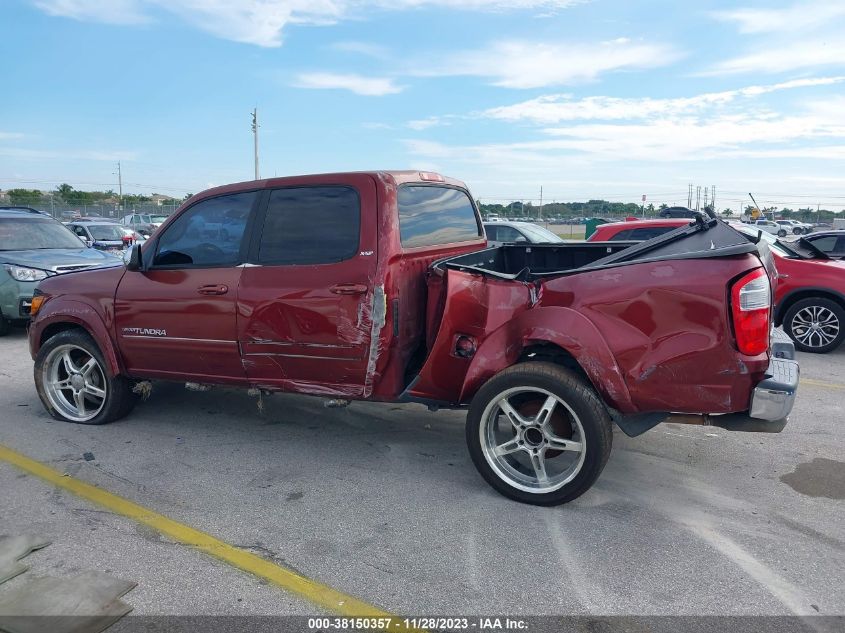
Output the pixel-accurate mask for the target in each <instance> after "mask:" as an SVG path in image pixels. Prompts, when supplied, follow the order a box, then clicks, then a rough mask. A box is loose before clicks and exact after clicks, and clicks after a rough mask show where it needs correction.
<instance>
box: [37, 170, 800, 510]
mask: <svg viewBox="0 0 845 633" xmlns="http://www.w3.org/2000/svg"><path fill="white" fill-rule="evenodd" d="M234 210H243V211H244V212H245V213H247V214H248V217H249V221H248V222H247V223H246V225H245V227H244V230H243V231H242V232H241V234H240V235H238V236H237V239H229V240H222V239H220V238H219V236H218V237H216V238H214V239H210V238H206V237H204V236H203V235H202V233H201V231H199V230H195V229H200V228H201V227H202V226H203V225H204V224H205V222H206V219H209V220H210V221H216V218H219V217H220V214H221V213H224V212H227V211H229V212H230V211H234ZM233 237H234V236H233ZM485 247H486V240H485V237H484V233H483V230H482V223H481V219H480V216H479V215H478V212H477V210H476V208H475V203H474V202H473V198H472V197H471V196H470V195H469V192H468V190H467V189H466V187H465V185H464V184H463V183H461V182H459V181H457V180H452V179H448V178H444V177H443V176H440V175H439V174H433V173H420V172H410V171H405V172H370V173H343V174H323V175H318V176H299V177H291V178H274V179H268V180H262V181H250V182H246V183H240V184H234V185H228V186H225V187H218V188H215V189H210V190H208V191H206V192H203V193H201V194H198V195H196V196H194V197H193V198H192V199H191V201H190V202H189V203H188V204H187V205H186V206H185V207H184V208H182V209H181V210H180V211H179V212H178V214H177V215H176V217H174V218H171V220H169V221H168V223H167V224H166V225H165V226H163V227H162V228H161V230H159V231H157V232H156V233H155V234H153V237H152V238H151V239H150V240H148V241H147V242H145V243H144V244H142V245H136V246H133V248H132V250H131V253H130V255H129V257H128V261H127V264H126V267H125V268H123V267H121V268H113V269H109V270H99V271H86V272H82V273H78V274H75V275H74V278H73V279H63V278H61V277H56V278H50V279H45V280H44V281H42V282H41V285H40V286H39V289H38V293H37V297H36V300H34V301H33V311H34V313H35V318H34V320H33V323H32V325H31V327H30V330H29V342H30V350H31V353H32V356H33V358H34V359H35V370H34V374H35V383H36V388H37V391H38V394H39V396H40V398H41V401H42V402H43V404H44V406H45V408H46V409H47V411H48V412H49V413H50V415H52V416H53V417H55V418H56V419H59V420H66V421H70V422H78V423H86V424H100V423H105V422H110V421H112V420H116V419H118V418H120V417H123V416H125V415H126V414H127V413H128V412H129V411H130V410H131V409H132V406H133V404H134V403H135V401H136V399H137V397H138V396H137V394H136V391H138V390H136V389H133V386H134V385H135V383H136V382H137V381H141V380H152V379H162V380H176V381H186V380H187V381H192V382H199V383H206V384H209V383H214V384H225V385H239V386H242V387H254V388H256V389H260V390H263V391H265V392H272V391H290V392H296V393H305V394H313V395H318V396H322V397H331V398H335V399H342V400H344V401H348V400H376V401H385V402H417V403H422V404H425V405H428V406H429V407H430V408H431V409H437V408H438V407H447V408H462V407H467V408H468V409H467V411H468V413H467V426H466V438H467V442H468V444H469V451H470V455H471V457H472V460H473V462H474V463H475V465H476V467H477V468H478V470H479V472H480V473H481V475H482V476H483V477H484V479H485V480H486V481H487V482H488V483H489V484H490V485H491V486H493V487H494V488H495V489H496V490H498V491H499V492H501V493H502V494H504V495H506V496H508V497H510V498H513V499H516V500H519V501H523V502H527V503H533V504H539V505H554V504H560V503H565V502H567V501H571V500H572V499H575V498H576V497H578V496H580V495H581V494H583V493H584V492H585V491H586V490H587V489H589V487H590V486H591V485H592V484H593V482H594V481H595V480H596V478H597V477H598V476H599V474H600V473H601V471H602V469H603V467H604V465H605V463H606V461H607V459H608V457H609V454H610V450H611V444H612V439H613V432H612V431H613V430H612V424H613V423H616V424H617V425H618V426H619V427H620V428H621V429H622V430H623V431H624V432H626V433H628V434H629V435H638V434H640V433H643V432H645V431H646V430H648V429H649V428H651V427H653V426H654V425H656V424H658V423H659V422H661V421H663V420H667V419H670V416H671V415H672V414H673V413H676V412H680V413H685V414H688V415H687V416H685V418H671V419H672V420H673V421H679V422H680V421H694V422H696V423H699V424H701V423H703V424H712V425H715V426H719V427H722V428H725V429H731V430H746V431H779V430H780V429H782V428H783V426H784V425H785V424H786V422H787V416H788V414H789V412H790V410H791V408H792V405H793V402H794V398H795V394H796V389H797V384H798V367H797V364H796V363H795V361H794V360H791V359H790V358H788V357H789V356H790V355H791V354H792V346H791V344H789V343H788V342H787V343H786V345H784V346H782V347H781V348H780V351H779V354H780V356H779V357H775V356H774V355H773V354H772V353H771V342H770V335H771V329H772V328H771V321H770V317H771V307H772V292H771V283H772V282H773V281H774V280H775V275H776V271H775V269H774V266H773V261H772V257H771V254H770V253H768V251H765V250H762V249H761V248H759V247H758V246H757V245H755V244H752V243H751V242H750V241H749V240H748V239H746V238H745V237H744V236H742V235H740V234H739V233H737V232H736V231H734V230H733V229H732V228H730V227H729V226H727V225H726V224H724V223H722V222H719V221H717V220H708V221H705V220H702V221H700V222H696V223H692V224H690V226H688V227H686V228H685V229H682V230H679V231H674V232H672V233H669V234H666V235H663V236H661V237H658V238H655V239H653V240H650V241H649V242H646V243H642V244H639V243H634V242H616V243H612V244H611V243H608V242H601V243H589V242H586V243H585V242H581V243H560V244H533V245H532V247H531V248H526V247H525V246H524V245H519V244H506V245H503V246H498V247H493V248H485ZM667 269H669V270H671V271H672V274H670V275H667V274H666V270H667ZM83 369H84V371H83Z"/></svg>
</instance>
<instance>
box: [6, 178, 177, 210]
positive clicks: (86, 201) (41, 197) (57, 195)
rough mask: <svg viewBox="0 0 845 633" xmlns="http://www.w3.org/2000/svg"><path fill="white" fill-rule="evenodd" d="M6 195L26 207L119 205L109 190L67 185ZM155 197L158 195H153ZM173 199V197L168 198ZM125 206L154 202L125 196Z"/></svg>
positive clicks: (8, 192)
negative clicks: (85, 189) (47, 189)
mask: <svg viewBox="0 0 845 633" xmlns="http://www.w3.org/2000/svg"><path fill="white" fill-rule="evenodd" d="M6 195H8V196H9V202H10V203H11V204H13V205H16V206H26V205H49V204H50V203H51V202H53V203H54V204H64V205H71V206H73V205H80V206H82V205H106V204H112V203H113V204H117V202H118V199H119V196H118V194H117V193H116V192H115V191H114V190H112V189H109V190H107V191H81V190H78V189H74V188H73V187H72V186H70V185H69V184H67V183H63V184H61V185H59V186H58V187H56V189H54V190H53V191H47V192H45V191H40V190H38V189H21V188H18V189H8V190H7V191H6ZM152 195H153V196H154V195H156V194H152ZM190 196H191V194H188V195H186V196H185V197H184V198H173V200H174V202H175V203H179V202H181V201H182V200H187V199H188V198H189V197H190ZM168 197H172V196H168ZM121 199H122V201H123V204H124V205H126V204H139V203H142V202H152V196H145V195H141V194H124V195H123V197H122V198H121Z"/></svg>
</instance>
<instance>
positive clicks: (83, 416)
mask: <svg viewBox="0 0 845 633" xmlns="http://www.w3.org/2000/svg"><path fill="white" fill-rule="evenodd" d="M44 387H45V391H46V393H47V397H48V398H49V400H50V404H52V405H53V407H54V408H55V409H56V410H57V411H59V413H61V415H62V416H64V417H65V418H67V419H68V420H71V421H73V422H87V421H88V420H91V419H92V418H94V417H96V416H97V414H99V413H100V411H102V410H103V406H104V405H105V403H106V398H107V396H108V383H107V381H106V375H105V372H104V371H103V368H102V367H101V366H100V363H99V361H98V360H97V359H96V358H95V357H94V356H92V355H91V354H90V353H88V352H87V351H85V350H84V349H83V348H81V347H77V346H76V345H61V346H59V347H57V348H56V349H54V350H53V351H52V352H50V355H49V356H48V357H47V358H46V360H45V362H44Z"/></svg>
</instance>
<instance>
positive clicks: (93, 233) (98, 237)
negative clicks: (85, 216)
mask: <svg viewBox="0 0 845 633" xmlns="http://www.w3.org/2000/svg"><path fill="white" fill-rule="evenodd" d="M66 226H67V227H68V228H69V229H70V230H71V231H73V232H74V234H76V236H77V237H79V239H81V240H82V241H83V242H85V244H86V245H87V246H90V247H91V248H95V249H97V250H98V251H105V252H107V253H110V254H112V255H116V256H118V257H123V251H124V250H125V249H127V248H129V247H130V246H131V245H132V243H133V242H134V241H135V240H134V238H133V237H132V236H131V235H127V234H126V231H125V229H128V230H129V231H131V232H132V233H134V231H132V229H131V228H129V227H124V226H123V225H121V224H117V223H116V222H105V221H103V220H99V221H97V220H77V221H75V222H69V223H68V224H67V225H66Z"/></svg>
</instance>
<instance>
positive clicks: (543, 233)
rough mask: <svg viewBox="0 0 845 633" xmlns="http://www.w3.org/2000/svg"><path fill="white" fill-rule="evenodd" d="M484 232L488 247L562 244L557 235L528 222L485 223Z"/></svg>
mask: <svg viewBox="0 0 845 633" xmlns="http://www.w3.org/2000/svg"><path fill="white" fill-rule="evenodd" d="M484 232H485V234H486V235H487V243H488V244H489V245H490V246H499V245H500V244H505V243H525V244H557V243H560V242H563V240H562V239H561V238H560V236H559V235H556V234H555V233H552V232H551V231H549V230H548V229H545V228H543V227H542V226H538V225H536V224H532V223H530V222H506V221H498V222H494V223H490V222H485V223H484Z"/></svg>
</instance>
